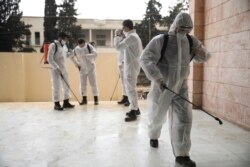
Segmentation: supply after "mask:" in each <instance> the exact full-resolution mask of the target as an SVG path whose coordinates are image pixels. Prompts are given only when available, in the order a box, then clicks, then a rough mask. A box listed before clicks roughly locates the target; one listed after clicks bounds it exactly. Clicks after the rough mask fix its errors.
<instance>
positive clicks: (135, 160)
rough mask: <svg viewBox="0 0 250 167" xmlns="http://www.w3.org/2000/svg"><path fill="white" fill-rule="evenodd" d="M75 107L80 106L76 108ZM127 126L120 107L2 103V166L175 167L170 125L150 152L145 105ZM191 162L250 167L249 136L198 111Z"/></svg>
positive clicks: (201, 166) (209, 166)
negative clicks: (55, 108) (55, 107)
mask: <svg viewBox="0 0 250 167" xmlns="http://www.w3.org/2000/svg"><path fill="white" fill-rule="evenodd" d="M75 104H76V103H75ZM140 107H141V112H142V115H141V116H140V118H139V119H138V120H137V121H136V122H130V123H125V122H124V116H125V112H127V108H125V107H123V106H119V105H117V104H116V102H101V103H100V105H99V106H94V105H93V104H92V103H91V102H90V103H89V104H88V106H79V105H77V106H76V108H75V109H73V110H66V111H63V112H57V111H53V110H51V109H52V108H53V105H52V103H47V102H46V103H43V102H41V103H0V166H1V167H174V166H177V165H175V163H174V156H173V153H172V148H171V144H170V140H169V133H168V127H167V126H168V124H167V123H166V124H165V125H164V127H163V131H162V135H161V138H160V139H159V142H160V143H159V148H158V149H154V148H151V147H149V139H148V136H147V111H146V102H145V101H140ZM193 113H194V119H193V128H192V148H191V152H190V154H191V158H192V159H193V160H195V161H196V164H197V167H249V164H250V133H249V131H246V130H244V129H241V128H239V127H237V126H235V125H232V124H231V123H228V122H226V121H224V125H223V126H221V125H219V124H218V123H217V121H215V120H214V119H213V118H210V117H209V116H207V115H206V114H204V113H202V112H200V111H197V110H194V111H193Z"/></svg>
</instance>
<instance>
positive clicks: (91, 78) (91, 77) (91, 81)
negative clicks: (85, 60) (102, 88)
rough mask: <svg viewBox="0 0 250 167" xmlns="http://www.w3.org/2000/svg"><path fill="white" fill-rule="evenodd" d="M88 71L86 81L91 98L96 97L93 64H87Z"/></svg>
mask: <svg viewBox="0 0 250 167" xmlns="http://www.w3.org/2000/svg"><path fill="white" fill-rule="evenodd" d="M88 71H89V72H88V79H89V84H90V86H91V89H92V93H93V96H98V89H97V81H96V68H95V64H88Z"/></svg>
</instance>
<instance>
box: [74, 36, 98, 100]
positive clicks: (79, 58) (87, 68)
mask: <svg viewBox="0 0 250 167" xmlns="http://www.w3.org/2000/svg"><path fill="white" fill-rule="evenodd" d="M72 55H73V56H72V57H71V59H72V61H73V63H74V64H75V65H76V67H77V68H78V69H79V71H80V90H81V95H82V102H81V103H80V104H81V105H84V104H87V103H88V101H87V79H88V80H89V83H90V86H91V89H92V94H93V96H94V104H95V105H98V104H99V102H98V95H99V94H98V88H97V81H96V65H95V59H96V57H97V53H96V50H95V48H94V47H93V46H92V45H91V44H86V43H85V40H84V39H79V40H78V46H76V47H75V49H74V51H73V54H72Z"/></svg>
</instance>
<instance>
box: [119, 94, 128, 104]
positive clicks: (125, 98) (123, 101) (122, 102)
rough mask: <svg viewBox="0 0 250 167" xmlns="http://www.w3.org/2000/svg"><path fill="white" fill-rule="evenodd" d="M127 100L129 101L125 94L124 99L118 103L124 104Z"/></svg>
mask: <svg viewBox="0 0 250 167" xmlns="http://www.w3.org/2000/svg"><path fill="white" fill-rule="evenodd" d="M127 101H128V96H125V95H123V98H122V100H121V101H118V102H117V103H118V104H124V103H126V102H127Z"/></svg>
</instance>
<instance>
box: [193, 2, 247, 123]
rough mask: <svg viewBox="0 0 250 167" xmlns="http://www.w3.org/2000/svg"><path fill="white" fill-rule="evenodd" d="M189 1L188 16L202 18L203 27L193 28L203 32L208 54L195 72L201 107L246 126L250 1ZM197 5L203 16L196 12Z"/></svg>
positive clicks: (197, 9) (195, 32)
mask: <svg viewBox="0 0 250 167" xmlns="http://www.w3.org/2000/svg"><path fill="white" fill-rule="evenodd" d="M190 4H191V5H190V8H191V9H190V11H191V14H192V17H194V18H198V17H200V19H203V20H204V26H203V30H200V27H199V28H196V27H195V29H194V34H197V35H198V36H199V34H200V33H201V34H202V33H203V35H201V36H203V42H204V44H205V46H206V47H207V48H208V50H209V51H210V52H211V54H212V58H211V59H210V60H209V61H208V62H207V63H205V64H204V66H203V70H202V72H198V73H197V74H198V75H200V73H203V74H202V80H203V84H202V107H203V108H204V109H206V110H208V111H209V112H211V113H213V114H215V115H217V116H219V117H222V118H224V119H226V120H229V121H231V122H234V123H236V124H238V125H241V126H243V127H246V128H250V1H249V0H220V1H218V0H191V1H190ZM201 6H204V7H203V9H204V10H203V11H204V12H203V13H204V14H203V15H202V14H199V12H197V11H200V9H201V8H202V7H201ZM197 15H198V16H197ZM195 20H196V19H195ZM196 21H197V20H196ZM195 75H196V73H194V72H193V76H195ZM193 89H194V84H193Z"/></svg>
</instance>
